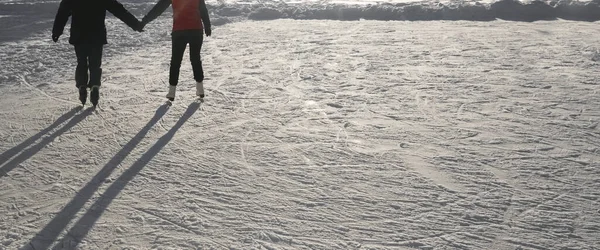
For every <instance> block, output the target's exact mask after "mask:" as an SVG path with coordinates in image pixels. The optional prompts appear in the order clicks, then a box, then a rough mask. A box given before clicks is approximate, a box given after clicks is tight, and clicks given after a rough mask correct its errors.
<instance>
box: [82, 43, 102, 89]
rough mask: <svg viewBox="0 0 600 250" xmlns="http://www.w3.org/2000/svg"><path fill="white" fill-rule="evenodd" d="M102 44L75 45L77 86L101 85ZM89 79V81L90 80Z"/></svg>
mask: <svg viewBox="0 0 600 250" xmlns="http://www.w3.org/2000/svg"><path fill="white" fill-rule="evenodd" d="M103 46H104V45H102V44H78V45H75V54H76V55H77V68H76V69H75V86H76V87H78V88H79V87H80V86H87V87H92V86H94V85H96V86H100V78H101V77H102V68H100V67H101V66H102V48H103ZM88 70H89V77H88ZM88 80H89V82H88Z"/></svg>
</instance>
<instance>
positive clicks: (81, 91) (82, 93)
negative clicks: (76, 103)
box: [79, 86, 88, 105]
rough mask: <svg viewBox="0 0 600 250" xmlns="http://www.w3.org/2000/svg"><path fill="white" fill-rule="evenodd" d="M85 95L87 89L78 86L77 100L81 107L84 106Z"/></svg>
mask: <svg viewBox="0 0 600 250" xmlns="http://www.w3.org/2000/svg"><path fill="white" fill-rule="evenodd" d="M87 94H88V93H87V87H86V86H79V100H80V101H81V104H82V105H85V101H86V100H87Z"/></svg>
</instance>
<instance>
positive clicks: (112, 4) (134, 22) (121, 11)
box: [106, 0, 142, 31]
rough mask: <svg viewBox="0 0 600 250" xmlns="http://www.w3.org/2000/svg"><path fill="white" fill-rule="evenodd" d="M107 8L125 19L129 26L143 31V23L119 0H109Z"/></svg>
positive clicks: (121, 18) (122, 19)
mask: <svg viewBox="0 0 600 250" xmlns="http://www.w3.org/2000/svg"><path fill="white" fill-rule="evenodd" d="M106 10H108V11H110V13H112V14H113V15H115V16H116V17H117V18H119V19H120V20H121V21H123V22H124V23H125V24H127V26H129V27H131V28H132V29H133V30H135V31H142V25H141V23H140V21H139V20H138V19H137V18H135V16H133V15H132V14H131V13H129V11H127V9H125V7H123V5H122V4H121V3H119V2H117V0H108V5H107V8H106Z"/></svg>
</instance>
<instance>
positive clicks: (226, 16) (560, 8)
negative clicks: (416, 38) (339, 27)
mask: <svg viewBox="0 0 600 250" xmlns="http://www.w3.org/2000/svg"><path fill="white" fill-rule="evenodd" d="M209 2H210V1H209ZM123 3H124V5H125V7H126V8H127V9H128V10H129V11H131V12H132V13H133V14H134V15H136V16H137V17H139V18H141V17H142V16H143V15H145V14H146V13H147V12H148V11H149V10H150V8H151V6H152V5H154V3H155V1H152V0H127V1H123ZM57 9H58V2H57V1H41V2H36V3H31V2H26V1H25V2H11V3H0V16H2V17H3V18H0V34H1V35H0V43H1V42H7V41H14V40H19V39H21V38H23V37H27V36H29V35H31V34H32V33H35V32H38V31H41V30H44V29H47V28H50V27H51V25H52V21H53V19H54V15H55V14H56V10H57ZM209 10H210V11H211V12H212V16H211V19H212V21H213V25H214V26H219V25H223V24H226V23H230V22H235V21H243V20H274V19H282V18H286V19H299V20H314V19H319V20H344V21H353V20H360V19H365V20H382V21H393V20H407V21H419V20H469V21H491V20H496V19H503V20H511V21H526V22H532V21H537V20H553V19H557V18H562V19H568V20H577V21H598V20H600V0H593V1H591V2H581V1H572V0H551V1H550V2H543V1H532V2H527V3H524V2H520V1H517V0H501V1H497V2H493V3H491V4H488V3H483V2H481V1H479V2H457V1H448V2H443V3H441V2H431V1H423V2H398V3H379V4H366V5H365V4H357V3H343V4H342V3H331V2H320V3H311V2H301V3H294V4H292V3H286V2H284V1H282V2H275V1H265V2H262V3H248V2H235V3H225V1H220V3H218V4H217V3H214V2H213V3H212V4H209ZM170 11H171V10H170V9H169V10H168V11H167V13H170ZM167 15H168V14H167ZM109 16H110V14H109Z"/></svg>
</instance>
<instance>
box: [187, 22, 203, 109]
mask: <svg viewBox="0 0 600 250" xmlns="http://www.w3.org/2000/svg"><path fill="white" fill-rule="evenodd" d="M202 41H203V39H202V32H199V34H198V35H197V36H196V35H194V36H192V37H190V61H191V63H192V69H193V71H194V80H196V95H197V96H198V97H200V98H204V70H203V69H202V58H201V56H200V51H201V50H202Z"/></svg>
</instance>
